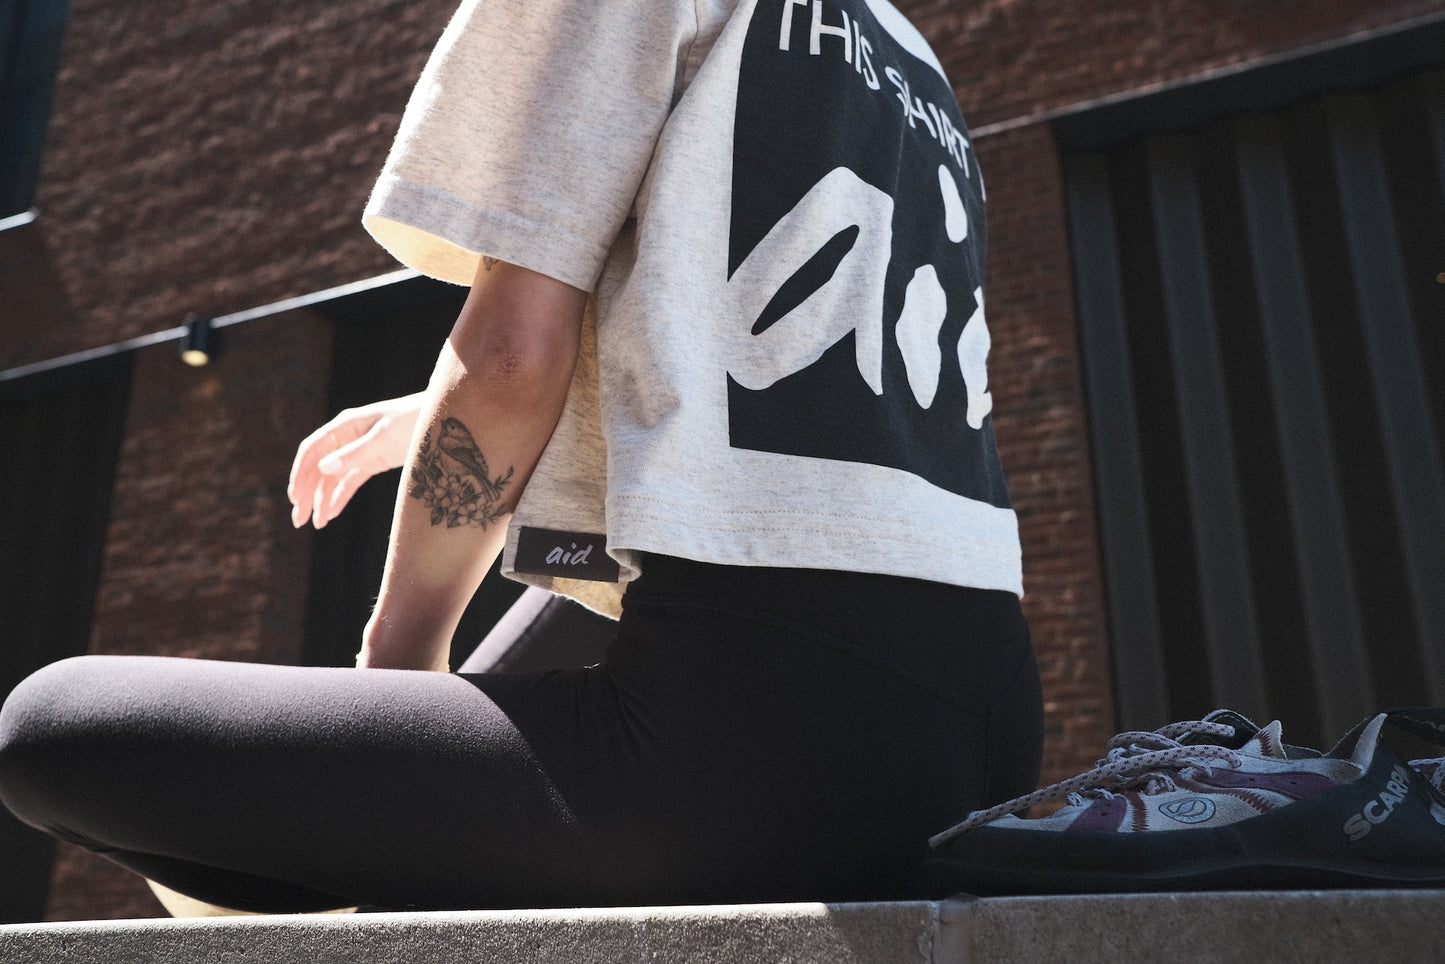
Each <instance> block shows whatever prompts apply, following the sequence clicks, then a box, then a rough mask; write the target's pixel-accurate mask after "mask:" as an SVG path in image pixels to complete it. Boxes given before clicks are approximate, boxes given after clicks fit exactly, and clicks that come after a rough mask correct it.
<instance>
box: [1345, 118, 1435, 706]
mask: <svg viewBox="0 0 1445 964" xmlns="http://www.w3.org/2000/svg"><path fill="white" fill-rule="evenodd" d="M1327 116H1328V122H1329V127H1330V139H1331V148H1332V151H1333V157H1334V162H1335V166H1336V170H1337V174H1338V176H1337V179H1336V183H1337V185H1338V191H1339V200H1340V206H1341V209H1342V212H1343V216H1344V221H1345V234H1346V237H1347V240H1348V244H1349V255H1350V265H1349V268H1350V271H1351V274H1352V275H1353V278H1354V282H1355V289H1356V295H1357V298H1358V303H1359V310H1360V322H1361V327H1362V329H1363V332H1364V336H1365V345H1366V356H1367V357H1366V362H1367V364H1368V368H1369V373H1370V378H1371V382H1372V385H1373V401H1374V403H1375V404H1376V405H1377V406H1378V407H1379V411H1380V418H1379V425H1380V432H1381V437H1382V441H1383V443H1384V447H1385V453H1386V459H1387V461H1388V465H1387V472H1388V478H1389V484H1390V486H1391V488H1392V490H1393V494H1394V499H1395V510H1396V512H1397V514H1398V517H1399V527H1400V538H1401V542H1402V544H1403V550H1404V556H1405V559H1404V563H1405V570H1406V574H1407V579H1408V581H1409V585H1408V586H1407V587H1402V588H1403V589H1404V590H1406V591H1408V593H1409V595H1410V597H1411V604H1412V609H1413V613H1414V617H1415V623H1416V628H1417V631H1418V638H1419V643H1420V647H1421V651H1422V656H1423V658H1424V661H1425V667H1426V671H1427V676H1428V680H1427V683H1428V686H1429V693H1430V698H1431V699H1432V700H1433V701H1434V702H1436V703H1441V702H1445V592H1442V591H1441V582H1440V579H1441V574H1442V573H1445V474H1442V470H1441V462H1440V451H1439V445H1438V443H1437V442H1436V434H1435V431H1434V427H1433V425H1432V424H1431V422H1430V415H1429V413H1430V411H1431V404H1430V395H1429V388H1428V385H1427V383H1426V378H1425V374H1424V369H1423V365H1422V362H1421V357H1420V352H1419V345H1418V342H1417V339H1416V336H1415V329H1414V324H1413V316H1412V312H1411V304H1410V298H1409V294H1408V283H1407V279H1406V276H1405V268H1404V264H1403V259H1402V256H1401V253H1400V248H1399V232H1398V230H1397V228H1396V225H1395V218H1394V214H1393V211H1392V208H1391V200H1390V191H1389V185H1388V183H1387V179H1386V173H1385V167H1384V160H1383V156H1382V153H1381V144H1380V137H1379V131H1378V127H1377V124H1376V122H1375V117H1374V114H1373V107H1372V104H1371V101H1370V100H1369V98H1367V97H1365V96H1362V95H1360V96H1347V97H1339V98H1336V99H1334V100H1333V101H1332V102H1331V104H1330V105H1329V108H1328V112H1327ZM1361 394H1362V396H1365V392H1364V389H1363V386H1362V389H1361ZM1365 397H1367V398H1368V397H1369V396H1365Z"/></svg>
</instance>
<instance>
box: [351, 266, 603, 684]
mask: <svg viewBox="0 0 1445 964" xmlns="http://www.w3.org/2000/svg"><path fill="white" fill-rule="evenodd" d="M586 301H587V293H586V292H584V291H581V290H579V289H577V288H573V287H571V286H569V285H566V284H563V283H562V282H560V281H556V280H554V279H552V278H549V277H547V276H545V275H541V274H537V273H536V272H533V271H528V270H527V269H525V268H520V267H517V266H515V265H510V264H506V263H505V262H496V261H492V260H490V259H488V260H486V261H484V263H483V267H481V268H480V269H479V270H478V272H477V277H476V280H475V282H474V284H473V286H472V291H471V294H470V296H469V297H468V298H467V301H466V304H465V305H464V306H463V307H462V312H461V316H460V318H458V320H457V324H456V327H455V328H453V329H452V333H451V336H450V337H449V338H448V339H447V343H446V345H445V346H444V347H443V348H442V352H441V355H440V357H438V359H437V366H436V369H435V371H434V372H433V373H432V378H431V383H430V385H429V386H428V387H427V390H426V392H425V398H424V401H423V404H422V407H421V413H420V417H419V418H418V419H417V425H416V432H415V435H414V436H413V438H412V443H411V450H410V453H409V455H408V457H407V461H406V465H405V467H404V469H403V472H402V481H401V487H400V489H399V491H398V493H397V503H396V514H395V516H394V517H393V521H392V530H391V543H390V546H389V548H388V550H387V558H386V569H385V572H384V574H383V576H382V583H381V595H380V597H379V598H378V600H377V605H376V610H375V612H373V613H372V616H371V620H370V621H369V622H368V623H367V626H366V632H365V634H364V637H363V641H362V648H361V652H360V654H359V655H358V657H357V665H358V666H362V667H390V668H399V669H430V670H442V671H445V670H446V668H447V658H448V653H449V650H450V647H451V637H452V633H453V632H454V631H455V630H456V625H457V621H458V620H459V619H461V615H462V612H463V610H465V609H466V606H467V603H468V602H469V601H470V599H471V597H472V594H473V593H475V592H476V589H477V586H478V585H479V584H480V583H481V580H482V577H483V576H485V575H486V573H487V570H488V569H489V568H490V567H491V564H492V561H493V560H494V559H495V558H496V556H497V553H498V552H500V551H501V548H502V544H503V541H504V539H505V536H506V531H507V522H508V520H509V518H510V517H511V513H512V510H513V509H514V508H515V507H516V505H517V499H518V498H519V497H520V495H521V492H522V489H523V488H525V487H526V484H527V480H528V479H529V478H530V477H531V475H532V470H533V469H534V468H536V465H537V460H538V458H540V457H541V454H542V449H543V448H544V447H545V446H546V444H547V441H548V439H549V438H551V436H552V430H553V429H554V428H555V427H556V425H557V420H558V419H559V418H560V417H561V415H562V407H563V404H564V403H565V402H566V399H567V388H568V386H569V385H570V384H571V381H572V371H573V369H574V367H575V366H576V363H577V350H578V343H579V340H580V337H581V329H582V313H583V309H584V307H585V305H586Z"/></svg>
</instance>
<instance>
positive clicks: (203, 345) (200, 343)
mask: <svg viewBox="0 0 1445 964" xmlns="http://www.w3.org/2000/svg"><path fill="white" fill-rule="evenodd" d="M220 353H221V333H220V332H218V331H217V330H216V329H215V328H213V327H211V319H209V318H201V317H199V316H197V315H190V316H188V317H187V318H186V337H185V338H183V339H181V361H183V362H185V363H186V364H187V365H190V366H191V367H192V368H201V367H202V366H204V365H209V364H210V363H211V360H212V359H214V358H215V357H216V356H217V355H219V354H220Z"/></svg>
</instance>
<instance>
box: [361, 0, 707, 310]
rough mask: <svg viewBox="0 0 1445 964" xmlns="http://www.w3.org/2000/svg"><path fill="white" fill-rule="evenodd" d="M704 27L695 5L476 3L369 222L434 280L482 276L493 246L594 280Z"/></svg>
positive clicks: (420, 98) (466, 8) (440, 59)
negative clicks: (481, 262) (683, 64)
mask: <svg viewBox="0 0 1445 964" xmlns="http://www.w3.org/2000/svg"><path fill="white" fill-rule="evenodd" d="M695 31H696V16H695V13H694V8H693V3H692V2H691V0H647V2H645V3H638V2H618V0H466V2H464V3H463V4H462V6H461V7H460V9H458V11H457V12H456V14H455V15H454V16H453V18H452V21H451V23H450V24H449V25H448V27H447V29H446V31H445V33H444V34H443V35H442V38H441V40H440V41H439V42H438V44H437V47H436V49H435V50H434V51H433V53H432V56H431V59H430V60H429V61H428V64H427V67H426V69H425V70H424V71H423V73H422V76H421V79H420V80H419V81H418V83H417V86H416V89H415V90H414V92H413V93H412V97H411V101H410V103H409V104H408V105H407V109H406V113H405V115H404V116H403V118H402V123H401V128H400V130H399V131H398V133H397V137H396V141H395V143H394V144H393V146H392V149H391V153H390V155H389V157H388V159H387V162H386V165H385V167H384V168H383V170H382V173H381V176H380V178H379V179H378V181H377V183H376V186H375V188H374V190H373V192H372V195H371V199H370V201H369V202H368V204H367V207H366V211H365V214H364V216H363V224H364V225H365V227H366V229H367V230H368V231H369V232H370V233H371V234H372V236H373V237H374V238H376V240H377V241H378V242H379V243H380V244H381V245H382V246H383V247H385V248H386V249H387V250H388V251H390V252H391V254H392V255H393V256H395V257H396V258H397V259H398V260H400V261H401V262H402V263H403V264H405V265H407V266H408V267H411V268H414V269H416V270H417V271H420V272H421V273H423V274H426V275H430V276H432V277H435V278H440V279H443V280H446V281H452V282H456V283H458V284H471V282H472V279H473V278H474V277H475V274H476V269H477V264H478V261H479V260H480V258H481V257H482V255H488V256H490V257H494V258H498V259H500V260H503V261H508V262H511V263H514V264H519V265H522V266H523V267H526V268H530V269H532V270H534V271H538V272H541V273H542V274H546V275H549V276H551V277H554V278H556V279H558V280H560V281H563V282H565V283H567V284H570V285H572V286H574V287H577V288H582V289H586V290H590V289H591V288H592V287H593V286H594V284H595V283H596V281H597V278H598V275H599V274H600V272H601V269H602V264H603V262H604V260H605V259H606V257H607V253H608V250H609V249H610V247H611V244H612V240H613V238H615V237H616V235H617V233H618V232H619V230H620V229H621V227H622V225H623V223H624V222H625V221H626V219H627V217H628V214H629V212H630V211H631V209H632V205H633V201H634V199H635V197H636V195H637V191H638V188H639V185H640V184H641V182H642V180H643V177H644V176H645V174H646V172H647V167H648V164H649V162H650V160H651V158H652V155H653V151H654V147H655V145H656V141H657V138H658V135H659V132H660V131H661V129H662V126H663V124H664V123H665V122H666V120H667V116H668V114H669V112H670V110H671V108H672V104H673V98H674V94H675V88H676V85H677V82H678V69H679V63H680V59H681V58H682V57H683V56H684V55H685V52H686V48H687V45H688V43H690V40H691V38H692V36H693V34H694V33H695Z"/></svg>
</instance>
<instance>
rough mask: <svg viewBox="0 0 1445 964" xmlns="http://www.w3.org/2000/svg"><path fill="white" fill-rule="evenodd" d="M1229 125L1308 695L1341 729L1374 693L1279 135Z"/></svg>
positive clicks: (1260, 120)
mask: <svg viewBox="0 0 1445 964" xmlns="http://www.w3.org/2000/svg"><path fill="white" fill-rule="evenodd" d="M1232 131H1233V134H1234V138H1235V152H1236V160H1237V165H1238V170H1239V181H1240V190H1241V194H1242V197H1243V202H1244V203H1243V208H1244V214H1245V223H1244V228H1245V232H1246V234H1247V236H1248V241H1249V252H1250V257H1251V259H1252V260H1253V262H1254V283H1255V292H1256V301H1257V304H1258V310H1259V314H1260V318H1259V323H1260V329H1261V335H1262V336H1263V342H1264V346H1265V353H1266V363H1267V368H1268V371H1269V378H1270V384H1271V388H1272V390H1273V395H1274V405H1273V417H1274V420H1275V424H1276V426H1277V433H1278V436H1279V440H1280V447H1281V455H1282V461H1283V464H1284V470H1285V476H1286V482H1287V488H1288V502H1289V515H1290V525H1291V529H1292V531H1293V533H1294V539H1295V554H1296V565H1297V566H1298V569H1299V573H1300V583H1301V586H1302V592H1303V595H1304V599H1303V608H1304V611H1305V618H1306V622H1307V624H1308V632H1309V650H1310V654H1311V663H1312V666H1311V670H1312V673H1313V676H1314V681H1315V692H1316V696H1317V699H1318V701H1319V713H1320V718H1321V723H1322V724H1323V726H1324V728H1325V729H1326V730H1327V731H1330V732H1344V731H1345V730H1346V729H1347V728H1348V727H1349V726H1350V725H1352V724H1353V723H1354V722H1355V721H1357V720H1359V719H1360V718H1361V717H1362V716H1364V715H1365V714H1366V713H1368V712H1369V711H1370V709H1371V706H1372V703H1373V701H1374V695H1373V688H1372V684H1371V681H1370V670H1369V659H1368V656H1367V653H1366V647H1365V639H1364V634H1363V631H1362V629H1361V620H1360V610H1359V601H1358V599H1357V596H1356V591H1355V581H1354V576H1353V567H1352V566H1351V564H1350V546H1349V537H1348V527H1347V525H1346V523H1345V507H1344V501H1343V499H1342V497H1341V495H1340V489H1339V485H1338V482H1337V479H1336V476H1335V453H1334V447H1333V445H1332V443H1331V440H1330V427H1329V418H1328V415H1327V412H1326V407H1325V389H1324V383H1323V380H1322V378H1321V376H1320V364H1319V359H1318V352H1317V348H1316V345H1315V336H1314V328H1313V325H1312V323H1311V317H1312V309H1311V306H1310V295H1309V291H1308V286H1307V282H1306V279H1305V272H1304V266H1303V264H1302V260H1301V245H1300V238H1299V233H1298V230H1297V227H1296V223H1295V216H1294V209H1293V205H1292V203H1291V192H1290V184H1289V174H1288V171H1287V168H1286V162H1285V155H1284V148H1283V144H1282V142H1281V137H1282V135H1281V133H1280V129H1279V123H1278V120H1277V119H1276V118H1275V117H1274V116H1272V115H1258V116H1252V117H1246V118H1241V119H1238V120H1236V121H1235V122H1234V124H1233V125H1232Z"/></svg>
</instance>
